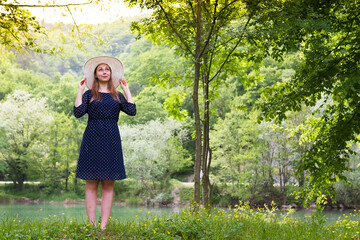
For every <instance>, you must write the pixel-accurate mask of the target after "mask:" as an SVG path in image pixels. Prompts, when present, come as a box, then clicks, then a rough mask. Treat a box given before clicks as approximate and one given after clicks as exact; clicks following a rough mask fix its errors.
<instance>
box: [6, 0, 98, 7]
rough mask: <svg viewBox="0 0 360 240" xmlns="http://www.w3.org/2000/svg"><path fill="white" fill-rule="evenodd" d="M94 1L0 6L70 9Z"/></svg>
mask: <svg viewBox="0 0 360 240" xmlns="http://www.w3.org/2000/svg"><path fill="white" fill-rule="evenodd" d="M92 3H93V0H90V2H84V3H68V4H50V5H46V4H45V5H44V4H13V3H0V6H5V7H31V8H32V7H35V8H37V7H43V8H57V7H69V6H82V5H88V4H92Z"/></svg>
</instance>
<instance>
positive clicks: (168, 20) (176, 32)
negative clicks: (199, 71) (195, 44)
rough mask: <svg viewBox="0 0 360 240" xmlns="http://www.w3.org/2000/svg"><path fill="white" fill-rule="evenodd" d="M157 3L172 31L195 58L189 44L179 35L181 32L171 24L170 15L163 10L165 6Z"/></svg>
mask: <svg viewBox="0 0 360 240" xmlns="http://www.w3.org/2000/svg"><path fill="white" fill-rule="evenodd" d="M156 3H157V4H158V6H159V7H160V9H161V11H162V12H163V13H164V15H165V18H166V21H167V22H168V24H169V26H170V27H171V29H172V30H173V32H174V33H175V34H176V36H177V37H178V38H179V40H180V41H181V42H182V44H184V46H185V48H186V50H187V51H188V52H189V54H191V55H192V56H193V57H195V55H194V53H193V52H192V51H191V49H190V47H189V46H188V44H187V43H186V42H185V41H184V39H183V38H182V37H181V35H180V34H179V32H178V31H177V30H176V28H175V27H174V25H173V24H172V23H171V21H170V18H169V16H168V14H167V13H166V11H165V9H164V8H163V6H162V5H161V3H160V2H159V1H156Z"/></svg>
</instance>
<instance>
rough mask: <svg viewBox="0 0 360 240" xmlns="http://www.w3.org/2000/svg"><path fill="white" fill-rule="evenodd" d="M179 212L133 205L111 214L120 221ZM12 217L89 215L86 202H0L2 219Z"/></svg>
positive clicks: (78, 217) (80, 217) (82, 218)
mask: <svg viewBox="0 0 360 240" xmlns="http://www.w3.org/2000/svg"><path fill="white" fill-rule="evenodd" d="M176 212H179V208H163V207H162V208H149V207H138V206H137V207H132V206H126V207H125V206H113V208H112V211H111V216H112V217H113V218H116V219H118V220H120V221H127V220H131V219H135V218H136V216H138V217H147V216H154V215H156V216H161V215H165V214H171V213H176ZM100 216H101V207H100V205H98V207H97V217H100ZM6 217H11V218H21V219H46V218H49V217H52V218H53V217H65V218H66V219H69V220H78V221H86V220H87V215H86V210H85V205H84V204H49V203H39V204H23V203H21V204H19V203H6V204H0V219H3V218H6Z"/></svg>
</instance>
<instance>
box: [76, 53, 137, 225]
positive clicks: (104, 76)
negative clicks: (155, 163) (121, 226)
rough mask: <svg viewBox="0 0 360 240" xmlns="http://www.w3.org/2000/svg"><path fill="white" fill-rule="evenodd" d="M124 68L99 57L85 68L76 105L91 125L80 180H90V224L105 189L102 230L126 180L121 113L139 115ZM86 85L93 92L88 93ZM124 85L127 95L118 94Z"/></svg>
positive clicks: (83, 147) (113, 60) (81, 156)
mask: <svg viewBox="0 0 360 240" xmlns="http://www.w3.org/2000/svg"><path fill="white" fill-rule="evenodd" d="M123 74H124V68H123V65H122V63H121V62H120V60H118V59H116V58H113V57H105V56H102V57H95V58H91V59H89V60H88V61H87V62H86V63H85V65H84V75H85V77H84V79H83V80H81V81H80V83H79V90H78V94H77V97H76V101H75V106H74V115H75V117H77V118H80V117H82V116H83V115H84V114H85V113H87V114H88V125H87V127H86V129H85V132H84V136H83V140H82V143H81V148H80V154H79V160H78V165H77V170H76V177H77V178H80V179H84V180H86V193H85V205H86V212H87V215H88V218H89V223H90V224H92V225H94V226H96V204H97V189H98V185H99V182H101V186H102V199H101V224H100V227H101V229H105V227H106V225H107V222H108V219H109V217H110V212H111V207H112V201H113V194H114V182H115V180H121V179H124V178H126V174H125V168H124V162H123V154H122V148H121V139H120V133H119V129H118V126H117V122H118V119H119V113H120V111H123V112H125V113H126V114H128V115H131V116H134V115H135V114H136V106H135V103H134V100H133V98H132V96H131V93H130V90H129V87H128V85H127V83H126V82H125V81H124V80H123V79H122V77H123ZM85 84H86V86H87V87H88V89H89V90H87V91H86V92H85V93H84V94H83V91H84V89H85ZM119 85H121V87H122V89H123V91H124V93H125V96H126V98H125V97H124V95H123V94H121V93H120V92H118V91H116V88H117V87H118V86H119Z"/></svg>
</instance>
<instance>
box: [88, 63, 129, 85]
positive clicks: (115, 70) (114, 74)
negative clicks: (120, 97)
mask: <svg viewBox="0 0 360 240" xmlns="http://www.w3.org/2000/svg"><path fill="white" fill-rule="evenodd" d="M102 63H105V64H107V65H109V67H110V68H111V79H112V81H113V83H114V86H115V88H117V87H118V86H119V85H120V83H119V80H120V79H123V76H124V66H123V64H122V63H121V61H120V60H119V59H117V58H114V57H109V56H99V57H94V58H90V59H89V60H87V61H86V63H85V64H84V75H85V78H86V86H87V87H88V89H91V87H92V85H93V83H94V71H95V68H96V67H97V66H99V65H100V64H102Z"/></svg>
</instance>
